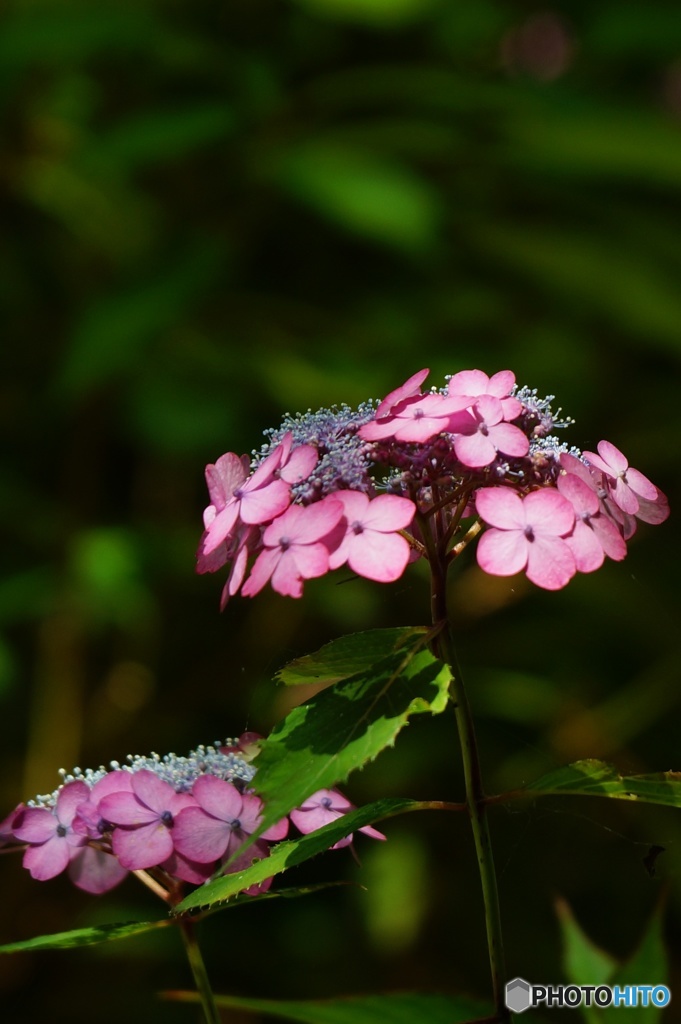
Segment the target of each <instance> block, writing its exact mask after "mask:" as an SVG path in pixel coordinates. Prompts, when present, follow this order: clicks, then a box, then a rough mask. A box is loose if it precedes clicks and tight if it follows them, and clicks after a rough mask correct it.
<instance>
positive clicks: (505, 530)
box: [475, 487, 577, 590]
mask: <svg viewBox="0 0 681 1024" xmlns="http://www.w3.org/2000/svg"><path fill="white" fill-rule="evenodd" d="M475 502H476V507H477V510H478V513H479V515H480V516H481V518H482V519H484V521H485V522H486V523H488V524H489V525H490V526H491V527H492V529H490V530H485V532H484V533H483V534H482V536H481V537H480V540H479V542H478V550H477V559H478V565H479V566H480V568H481V569H484V570H485V572H488V573H491V574H492V575H493V576H514V575H515V574H516V573H517V572H522V571H523V569H524V570H525V571H526V574H527V577H528V579H530V580H531V581H532V582H533V583H536V584H537V586H538V587H543V588H544V589H545V590H559V589H560V588H561V587H564V586H565V585H566V583H567V582H568V581H569V580H570V579H571V578H572V577H573V576H574V574H575V572H576V571H577V566H576V563H575V557H574V555H573V553H572V551H571V550H570V547H569V545H568V544H567V543H566V541H565V537H566V536H567V534H569V533H570V532H571V531H572V528H573V526H574V522H575V512H574V509H573V507H572V505H571V504H570V502H569V501H568V500H567V498H564V497H563V495H562V494H559V493H558V492H557V491H556V490H554V489H553V488H548V487H544V488H542V489H541V490H538V491H531V492H530V494H527V495H526V496H525V497H524V498H521V497H520V495H518V494H516V493H515V491H512V490H510V488H508V487H483V488H482V489H481V490H479V491H478V492H477V493H476V496H475Z"/></svg>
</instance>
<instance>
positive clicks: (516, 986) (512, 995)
mask: <svg viewBox="0 0 681 1024" xmlns="http://www.w3.org/2000/svg"><path fill="white" fill-rule="evenodd" d="M531 991H532V987H531V985H530V984H529V982H527V981H525V979H524V978H514V979H513V981H509V982H508V984H507V985H506V1006H507V1008H508V1009H509V1010H513V1012H514V1013H523V1012H524V1011H525V1010H528V1009H529V1008H530V1006H531V1005H532V997H531Z"/></svg>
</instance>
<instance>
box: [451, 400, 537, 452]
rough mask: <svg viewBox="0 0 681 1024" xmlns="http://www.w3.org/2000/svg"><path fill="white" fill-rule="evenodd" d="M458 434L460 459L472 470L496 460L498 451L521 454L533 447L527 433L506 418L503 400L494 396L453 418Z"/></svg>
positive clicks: (457, 445)
mask: <svg viewBox="0 0 681 1024" xmlns="http://www.w3.org/2000/svg"><path fill="white" fill-rule="evenodd" d="M452 427H453V429H454V430H455V431H456V432H457V433H458V436H457V437H456V438H455V440H454V450H455V452H456V455H457V458H458V459H460V461H461V462H462V463H463V464H464V466H468V467H469V468H471V469H481V468H482V467H484V466H489V465H491V464H492V462H494V460H495V459H496V457H497V455H498V453H499V452H502V453H503V454H504V455H512V456H516V457H522V456H523V455H527V453H528V451H529V450H530V442H529V440H528V438H527V436H526V435H525V434H524V433H523V432H522V430H520V429H519V428H518V427H514V426H513V424H512V423H506V422H505V420H504V409H503V405H502V403H501V401H500V400H499V399H498V398H494V397H493V396H491V395H482V396H481V397H480V398H478V399H476V400H475V402H474V404H473V407H472V409H471V410H470V412H465V413H462V414H460V415H459V416H457V417H455V418H454V419H453V420H452Z"/></svg>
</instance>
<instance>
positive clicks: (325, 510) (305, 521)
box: [241, 496, 343, 597]
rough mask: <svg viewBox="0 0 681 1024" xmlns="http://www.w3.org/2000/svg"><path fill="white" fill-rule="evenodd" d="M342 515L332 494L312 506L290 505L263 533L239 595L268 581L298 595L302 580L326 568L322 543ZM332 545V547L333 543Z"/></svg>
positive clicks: (325, 548) (326, 551) (249, 593)
mask: <svg viewBox="0 0 681 1024" xmlns="http://www.w3.org/2000/svg"><path fill="white" fill-rule="evenodd" d="M342 518H343V505H342V504H341V502H340V501H336V500H335V497H334V496H329V497H328V498H324V499H323V500H322V501H320V502H317V503H316V504H314V505H306V506H302V505H291V506H290V507H289V508H288V509H287V510H286V512H284V514H283V515H281V516H279V518H278V519H275V521H274V522H273V523H270V525H269V526H268V527H267V529H266V530H265V532H264V533H263V537H262V542H263V545H264V550H263V551H262V552H261V553H260V555H259V556H258V558H257V560H256V562H255V565H254V566H253V568H252V570H251V575H250V576H249V578H248V579H247V580H246V582H245V584H244V586H243V589H242V591H241V592H242V594H244V596H246V597H253V596H254V595H255V594H257V593H259V591H261V590H262V588H263V587H264V586H265V584H266V583H267V581H268V580H270V579H271V580H272V588H273V589H274V590H276V591H277V593H279V594H284V595H287V596H289V597H300V596H301V595H302V593H303V582H304V580H309V579H313V578H314V577H316V576H323V575H324V573H326V572H328V570H329V546H327V544H325V543H324V540H325V538H329V537H330V535H331V534H332V533H333V531H334V530H335V529H336V527H337V526H338V524H339V522H340V520H341V519H342ZM331 546H333V547H335V546H336V543H335V542H334V543H333V544H332V545H331Z"/></svg>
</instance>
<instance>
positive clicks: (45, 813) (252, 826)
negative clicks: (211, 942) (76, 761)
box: [0, 733, 385, 895]
mask: <svg viewBox="0 0 681 1024" xmlns="http://www.w3.org/2000/svg"><path fill="white" fill-rule="evenodd" d="M259 739H261V737H259V736H258V735H257V734H255V733H243V734H242V736H241V737H239V739H238V740H225V742H224V743H220V742H216V743H215V744H213V745H212V746H199V747H197V749H196V750H192V751H191V752H190V753H189V754H188V755H187V756H178V755H176V754H165V755H164V756H162V757H161V756H159V755H158V754H151V755H149V756H148V757H142V756H139V755H135V756H133V755H130V756H129V757H128V759H127V761H126V762H125V763H124V764H120V763H119V762H117V761H113V762H111V764H110V766H109V768H104V767H100V768H97V769H94V770H92V769H89V768H88V769H86V770H85V771H82V770H81V769H80V768H76V769H74V771H73V772H71V773H69V774H66V773H65V772H62V773H61V774H62V777H63V782H62V784H61V785H60V786H59V787H58V788H57V789H56V790H54V792H52V793H47V794H44V795H41V796H37V797H35V799H33V800H29V801H28V802H27V803H25V804H20V805H19V806H18V807H16V808H15V810H14V811H12V813H11V814H9V815H8V816H7V817H6V818H5V819H4V821H2V822H0V846H2V847H4V848H15V849H17V850H23V864H24V867H26V868H27V869H28V870H29V871H30V873H31V875H32V877H33V878H35V879H37V880H39V881H47V880H48V879H50V878H55V877H56V876H57V875H60V874H61V873H62V872H63V871H66V872H67V873H68V875H69V877H70V879H71V881H72V882H74V884H75V885H77V886H78V887H79V888H80V889H84V890H85V891H86V892H90V893H103V892H107V891H108V890H109V889H112V888H113V887H114V886H116V885H118V883H119V882H121V881H122V880H123V879H124V878H125V877H126V875H127V874H128V873H129V872H131V871H132V872H141V873H142V874H143V875H144V876H145V877H146V878H147V881H149V879H151V880H152V881H153V882H154V883H155V884H156V886H157V891H159V892H160V893H166V894H167V893H173V892H174V893H177V892H179V891H180V889H181V888H182V885H183V883H185V882H188V883H191V884H194V885H200V884H201V883H203V882H205V881H207V880H208V879H209V878H211V877H212V876H213V875H214V874H215V873H216V872H219V871H221V870H224V871H227V872H233V871H241V870H243V869H244V868H246V867H248V866H249V865H250V864H251V863H253V861H255V860H262V859H263V858H265V857H268V856H269V853H270V846H271V844H272V843H274V842H277V841H278V840H281V839H284V838H285V837H286V836H287V835H288V833H289V825H290V822H289V818H288V817H286V818H284V819H282V820H281V821H279V822H276V823H275V824H274V825H272V826H270V827H269V828H267V829H265V830H264V831H263V832H262V833H261V835H260V836H259V837H258V838H257V840H255V842H253V843H251V844H250V845H249V846H248V847H247V848H246V849H244V851H243V852H242V853H240V852H239V851H240V849H241V847H242V846H244V844H245V843H246V840H247V839H249V837H250V836H251V835H252V834H253V833H254V832H256V831H257V830H258V829H259V827H260V825H261V820H262V810H263V805H262V801H261V800H260V798H259V797H258V796H257V795H256V793H255V792H254V790H253V787H252V785H251V784H252V781H253V778H254V776H255V767H254V766H253V765H252V764H251V763H250V761H251V759H252V757H253V756H254V755H255V753H257V749H258V748H257V741H258V740H259ZM315 801H317V802H320V801H329V806H332V805H333V813H332V815H331V817H329V816H328V815H327V816H326V817H325V818H322V817H320V816H319V815H317V816H314V815H313V816H312V817H309V816H307V817H304V819H303V821H304V824H303V827H298V831H299V832H300V833H302V834H306V833H308V832H311V831H314V830H315V829H317V828H321V827H322V825H323V824H326V823H327V821H331V820H333V819H334V818H337V817H340V815H341V814H345V813H347V812H348V811H349V810H352V809H353V805H352V804H351V803H350V801H349V800H347V798H346V797H344V796H343V795H342V794H341V793H340V792H339V791H338V790H330V791H326V790H325V791H323V793H320V794H313V796H312V797H310V798H309V800H308V801H306V803H305V804H304V805H303V808H304V809H305V810H307V808H308V805H309V804H310V802H312V804H315ZM324 806H326V804H324ZM294 814H295V812H292V816H291V821H292V822H293V824H294V826H296V827H297V823H296V821H295V819H294V817H293V815H294ZM362 831H363V832H366V833H367V834H368V835H371V836H372V837H373V838H379V839H383V838H385V837H384V836H383V835H382V834H381V833H380V832H377V831H376V829H371V828H365V829H362ZM351 840H352V837H350V838H349V839H346V840H343V841H342V843H341V844H337V845H347V844H348V842H351ZM271 883H272V879H271V878H270V879H266V880H265V881H264V882H261V883H259V884H258V885H254V886H251V887H250V888H249V889H246V890H245V891H246V892H247V893H248V894H249V895H255V894H257V893H259V892H264V891H266V890H267V889H268V888H269V887H270V885H271Z"/></svg>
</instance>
